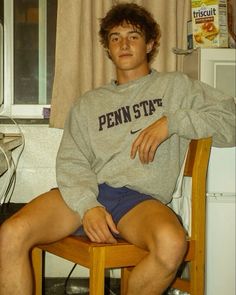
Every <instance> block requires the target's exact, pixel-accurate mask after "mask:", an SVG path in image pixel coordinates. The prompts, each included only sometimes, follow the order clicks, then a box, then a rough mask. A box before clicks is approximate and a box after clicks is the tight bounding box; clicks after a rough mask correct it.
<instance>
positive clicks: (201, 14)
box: [192, 0, 228, 48]
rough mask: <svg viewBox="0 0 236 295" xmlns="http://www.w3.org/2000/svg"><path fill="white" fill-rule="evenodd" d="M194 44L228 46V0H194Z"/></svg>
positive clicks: (199, 45) (196, 45)
mask: <svg viewBox="0 0 236 295" xmlns="http://www.w3.org/2000/svg"><path fill="white" fill-rule="evenodd" d="M192 33H193V46H194V48H197V47H228V23H227V0H192Z"/></svg>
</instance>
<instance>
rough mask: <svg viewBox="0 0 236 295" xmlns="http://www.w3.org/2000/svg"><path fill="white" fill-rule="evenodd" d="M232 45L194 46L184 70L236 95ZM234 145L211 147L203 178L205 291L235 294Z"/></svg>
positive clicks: (235, 71) (235, 158)
mask: <svg viewBox="0 0 236 295" xmlns="http://www.w3.org/2000/svg"><path fill="white" fill-rule="evenodd" d="M235 57H236V50H235V49H198V50H195V51H194V52H193V53H192V54H190V55H187V56H185V57H184V72H185V73H187V74H188V75H189V76H191V77H192V78H195V79H199V80H201V81H203V82H205V83H207V84H209V85H211V86H213V87H216V88H218V89H219V90H221V91H223V92H225V93H226V94H229V95H231V96H234V97H235V96H236V90H235V81H236V77H235V73H236V63H235ZM235 155H236V149H235V147H234V148H215V147H213V148H212V151H211V156H210V162H209V168H208V181H207V221H206V227H207V228H206V232H207V233H206V234H207V236H206V288H205V295H235V294H236V293H235V277H236V273H235V267H236V266H235V247H236V246H235V200H236V193H235V191H236V188H235V186H236V185H235V178H236V175H235V170H236V169H235V165H236V157H235Z"/></svg>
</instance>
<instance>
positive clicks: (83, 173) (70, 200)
mask: <svg viewBox="0 0 236 295" xmlns="http://www.w3.org/2000/svg"><path fill="white" fill-rule="evenodd" d="M87 115H88V113H87V111H86V108H85V106H84V104H83V103H82V102H80V103H78V104H76V105H75V106H74V108H72V110H71V111H70V113H69V116H68V118H67V120H66V123H65V127H64V132H63V136H62V140H61V144H60V147H59V151H58V154H57V160H56V177H57V184H58V187H59V190H60V192H61V194H62V197H63V198H64V200H65V202H66V203H67V205H68V206H69V207H70V208H71V209H72V210H74V211H77V212H78V213H79V214H80V217H81V218H83V216H84V213H85V212H86V211H87V210H88V209H90V208H93V207H97V206H102V205H101V204H100V203H99V202H98V201H97V195H98V184H97V177H96V174H95V173H94V171H93V169H92V165H91V164H92V160H93V158H94V155H93V152H92V150H91V145H90V143H89V136H88V127H87Z"/></svg>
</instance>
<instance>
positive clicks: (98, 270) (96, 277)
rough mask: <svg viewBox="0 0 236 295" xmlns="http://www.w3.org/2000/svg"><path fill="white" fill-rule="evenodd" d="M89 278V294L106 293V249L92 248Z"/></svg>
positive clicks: (98, 294)
mask: <svg viewBox="0 0 236 295" xmlns="http://www.w3.org/2000/svg"><path fill="white" fill-rule="evenodd" d="M91 256H92V257H91V258H90V259H91V260H90V261H91V262H92V265H91V266H90V278H89V294H90V295H104V289H105V249H104V248H103V247H95V248H93V249H92V253H91Z"/></svg>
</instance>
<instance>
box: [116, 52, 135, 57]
mask: <svg viewBox="0 0 236 295" xmlns="http://www.w3.org/2000/svg"><path fill="white" fill-rule="evenodd" d="M129 56H132V54H131V53H122V54H120V55H119V57H129Z"/></svg>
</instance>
